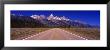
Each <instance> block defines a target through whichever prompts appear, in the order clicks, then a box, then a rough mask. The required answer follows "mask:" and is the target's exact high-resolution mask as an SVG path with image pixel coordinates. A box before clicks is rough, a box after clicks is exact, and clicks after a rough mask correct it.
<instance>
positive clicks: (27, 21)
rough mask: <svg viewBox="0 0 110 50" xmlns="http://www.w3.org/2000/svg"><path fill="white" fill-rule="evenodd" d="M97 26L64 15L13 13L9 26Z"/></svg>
mask: <svg viewBox="0 0 110 50" xmlns="http://www.w3.org/2000/svg"><path fill="white" fill-rule="evenodd" d="M56 27H61V28H73V27H78V28H99V26H93V25H90V24H87V23H85V22H82V21H79V20H71V19H69V18H66V17H65V16H62V17H59V16H54V15H53V14H50V16H45V15H31V16H23V15H15V14H11V28H56Z"/></svg>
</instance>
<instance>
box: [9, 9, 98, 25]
mask: <svg viewBox="0 0 110 50" xmlns="http://www.w3.org/2000/svg"><path fill="white" fill-rule="evenodd" d="M11 14H15V15H24V16H31V15H45V16H49V15H50V14H53V15H54V16H65V17H67V18H69V19H71V20H80V21H83V22H85V23H88V24H91V25H98V26H100V11H99V10H11Z"/></svg>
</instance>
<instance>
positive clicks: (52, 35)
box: [23, 28, 87, 40]
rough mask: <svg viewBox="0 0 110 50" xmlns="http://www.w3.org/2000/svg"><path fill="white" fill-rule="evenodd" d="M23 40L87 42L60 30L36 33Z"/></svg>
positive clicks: (54, 29)
mask: <svg viewBox="0 0 110 50" xmlns="http://www.w3.org/2000/svg"><path fill="white" fill-rule="evenodd" d="M23 40H87V39H86V38H83V37H81V36H78V35H75V34H74V33H70V32H68V31H65V30H63V29H60V28H53V29H50V30H47V31H43V32H40V33H39V34H38V33H36V34H35V35H32V36H29V37H27V38H24V39H23Z"/></svg>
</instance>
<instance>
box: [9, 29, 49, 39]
mask: <svg viewBox="0 0 110 50" xmlns="http://www.w3.org/2000/svg"><path fill="white" fill-rule="evenodd" d="M49 29H51V28H11V40H14V39H18V38H20V39H23V38H25V37H28V36H31V35H34V34H36V33H38V34H39V32H42V31H46V30H49ZM20 39H19V40H20Z"/></svg>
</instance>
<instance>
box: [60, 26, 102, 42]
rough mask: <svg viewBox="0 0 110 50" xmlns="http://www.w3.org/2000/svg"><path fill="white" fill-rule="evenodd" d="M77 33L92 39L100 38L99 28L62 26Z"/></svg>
mask: <svg viewBox="0 0 110 50" xmlns="http://www.w3.org/2000/svg"><path fill="white" fill-rule="evenodd" d="M61 29H64V30H67V31H69V32H72V33H74V34H77V35H79V36H83V37H85V38H88V39H90V40H99V39H100V30H98V29H97V28H61Z"/></svg>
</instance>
